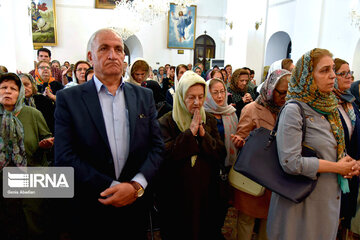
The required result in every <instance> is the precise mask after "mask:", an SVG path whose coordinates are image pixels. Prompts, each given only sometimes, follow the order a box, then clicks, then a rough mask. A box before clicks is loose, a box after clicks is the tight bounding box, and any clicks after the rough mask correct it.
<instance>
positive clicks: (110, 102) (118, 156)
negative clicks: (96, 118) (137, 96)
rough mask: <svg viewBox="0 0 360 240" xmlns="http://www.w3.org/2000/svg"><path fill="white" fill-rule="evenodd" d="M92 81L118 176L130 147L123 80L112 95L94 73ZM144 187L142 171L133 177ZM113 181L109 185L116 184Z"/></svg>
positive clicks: (145, 182)
mask: <svg viewBox="0 0 360 240" xmlns="http://www.w3.org/2000/svg"><path fill="white" fill-rule="evenodd" d="M94 82H95V86H96V90H97V93H98V96H99V101H100V106H101V110H102V114H103V117H104V122H105V128H106V134H107V137H108V140H109V145H110V150H111V155H112V157H113V161H114V168H115V176H116V178H119V176H120V173H121V171H122V169H123V167H124V165H125V163H126V160H127V158H128V155H129V149H130V124H129V113H128V110H127V108H126V104H125V95H124V84H125V83H124V81H123V82H122V83H121V84H120V86H119V87H118V89H117V90H116V93H115V95H112V94H111V93H110V92H109V90H108V89H107V87H106V86H105V85H104V84H103V83H102V82H100V80H99V79H98V78H97V77H96V76H95V75H94ZM132 180H133V181H136V182H138V183H140V185H141V186H142V187H143V188H145V187H146V186H147V181H146V179H145V177H144V175H143V174H142V173H138V174H137V175H136V176H135V177H134V178H133V179H132ZM118 183H119V182H117V181H114V182H113V183H112V184H111V186H113V185H115V184H118Z"/></svg>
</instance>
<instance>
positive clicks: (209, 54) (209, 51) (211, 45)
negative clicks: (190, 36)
mask: <svg viewBox="0 0 360 240" xmlns="http://www.w3.org/2000/svg"><path fill="white" fill-rule="evenodd" d="M215 49H216V44H215V41H214V39H213V38H212V37H210V36H209V35H207V34H206V33H205V34H203V35H201V36H199V37H197V38H196V40H195V51H194V64H193V65H194V66H195V64H196V63H199V62H201V63H202V64H203V65H204V66H205V69H209V68H210V59H212V58H215Z"/></svg>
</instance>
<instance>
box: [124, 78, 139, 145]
mask: <svg viewBox="0 0 360 240" xmlns="http://www.w3.org/2000/svg"><path fill="white" fill-rule="evenodd" d="M124 94H125V103H126V108H127V110H128V113H129V125H130V152H131V151H132V146H133V144H132V141H133V136H134V130H135V123H136V112H137V111H136V96H135V93H134V90H133V87H132V86H130V84H129V83H125V84H124Z"/></svg>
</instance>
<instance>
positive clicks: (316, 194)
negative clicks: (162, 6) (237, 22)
mask: <svg viewBox="0 0 360 240" xmlns="http://www.w3.org/2000/svg"><path fill="white" fill-rule="evenodd" d="M89 46H90V51H89V52H88V55H87V56H88V59H87V60H79V61H77V62H76V63H75V64H70V63H69V62H68V61H65V62H64V64H63V65H61V64H60V62H59V61H57V60H53V61H51V52H50V50H49V49H47V48H40V49H39V50H38V52H37V60H38V62H37V63H36V66H35V69H34V70H32V71H30V72H29V73H22V72H21V71H18V72H17V73H11V72H8V70H7V69H6V67H4V66H0V115H1V119H2V120H1V123H2V124H1V142H0V143H1V145H0V146H1V154H0V168H1V171H2V170H3V168H4V167H7V166H18V167H25V166H70V167H73V168H74V172H75V194H74V198H72V199H54V200H50V199H46V198H42V199H36V198H35V199H31V198H29V199H19V198H4V197H2V198H1V199H0V232H1V233H0V236H1V239H64V238H66V239H106V238H110V237H111V238H113V237H116V236H118V237H119V238H120V239H148V236H147V234H148V232H153V231H154V230H155V228H156V229H157V230H158V231H160V235H161V239H163V240H167V239H170V240H173V239H175V240H176V239H179V240H180V239H193V240H202V239H220V240H221V239H237V240H251V239H259V240H265V239H270V240H289V239H291V240H296V239H298V240H303V239H309V240H331V239H333V240H335V239H339V240H345V239H359V234H360V195H359V185H360V184H359V174H360V172H359V171H360V161H359V160H360V112H359V108H360V106H359V103H360V97H359V94H360V92H359V82H360V81H355V82H354V77H353V71H351V70H350V66H349V63H348V62H347V61H346V60H343V59H339V58H334V57H333V55H332V54H331V52H330V51H328V50H326V49H320V48H315V49H312V50H310V51H308V52H306V53H304V55H303V56H301V58H300V59H299V60H298V61H297V62H296V64H294V63H293V61H292V60H291V59H288V58H287V59H281V60H279V61H277V62H274V63H273V64H272V65H271V66H270V67H268V68H267V69H268V71H267V73H266V77H265V78H264V79H263V81H260V79H258V81H256V80H255V72H254V70H251V69H250V68H248V67H243V68H238V69H234V70H233V69H232V66H231V65H230V64H229V65H226V66H225V67H224V68H219V67H218V66H214V67H212V68H211V69H205V68H204V65H203V64H202V63H197V64H195V66H194V67H193V66H192V64H186V63H180V64H178V65H177V66H171V65H170V64H166V65H165V66H161V67H159V68H158V69H154V70H153V69H152V68H151V66H150V65H149V63H148V62H147V61H146V59H143V58H137V59H135V60H134V61H132V62H131V63H130V65H129V66H128V64H127V63H126V62H124V58H125V53H124V43H123V40H122V39H121V37H120V35H119V34H118V33H117V32H116V31H115V30H112V29H100V30H98V31H96V32H95V33H94V34H93V35H92V36H91V38H90V40H89ZM260 82H261V83H260ZM287 101H297V102H299V103H300V104H301V106H302V108H303V109H304V113H305V116H306V120H305V121H306V136H305V137H304V142H302V139H303V137H302V134H303V131H302V125H303V120H302V115H301V110H300V107H299V106H298V105H296V104H286V102H287ZM281 109H282V111H280V110H281ZM279 113H280V115H279ZM277 119H278V120H279V128H278V132H277V138H276V141H277V145H278V155H279V164H280V165H281V166H282V168H283V170H284V171H285V172H287V173H289V174H293V175H303V176H306V177H308V178H310V179H317V185H316V187H315V189H314V190H313V192H312V193H311V194H310V195H309V196H308V197H307V198H306V199H305V200H304V201H302V202H301V203H294V202H291V201H290V200H288V199H286V198H284V197H282V196H280V195H279V194H277V193H275V192H271V191H270V190H269V189H266V190H265V191H264V193H263V194H262V195H261V196H253V195H251V194H249V193H246V192H243V191H241V190H238V189H236V188H234V187H232V186H231V185H230V184H229V182H228V178H227V176H228V174H229V171H230V169H231V168H232V166H233V165H234V163H235V161H236V159H237V155H238V153H239V152H240V151H241V149H242V147H243V146H244V144H246V139H247V137H248V136H249V134H250V132H251V131H253V130H254V129H256V128H259V127H264V128H267V129H270V130H272V129H273V127H274V125H275V123H276V120H277ZM302 144H306V145H307V146H309V147H311V148H312V149H314V150H315V152H316V155H317V157H305V156H302V152H301V147H302ZM258 167H260V168H261V167H262V166H258ZM0 179H1V184H0V185H1V187H2V181H3V180H2V178H0ZM154 209H155V210H154ZM230 209H232V210H231V211H232V212H235V213H236V223H235V224H234V226H233V230H232V232H231V233H230V234H227V235H226V234H225V233H224V228H223V226H224V222H225V221H226V218H228V217H229V212H230ZM349 237H352V238H349ZM356 237H357V238H356Z"/></svg>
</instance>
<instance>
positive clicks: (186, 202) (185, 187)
mask: <svg viewBox="0 0 360 240" xmlns="http://www.w3.org/2000/svg"><path fill="white" fill-rule="evenodd" d="M205 98H206V83H205V81H204V79H203V78H201V77H200V76H199V75H197V74H196V73H194V72H192V71H187V72H185V73H184V75H183V76H182V78H181V81H180V83H179V85H178V88H177V89H176V92H175V95H174V105H173V111H172V112H169V113H167V114H165V115H164V116H163V117H162V118H160V119H159V122H160V127H161V131H162V135H163V139H164V142H165V159H164V163H163V166H162V168H161V170H160V171H161V172H160V181H159V182H160V184H159V189H160V190H159V201H160V221H161V226H160V227H161V234H162V239H214V238H215V239H219V237H221V236H220V235H221V232H220V231H219V228H218V227H217V225H218V223H217V221H218V220H217V219H216V218H217V216H216V214H214V211H217V210H214V206H217V204H218V203H219V177H218V176H219V163H220V162H221V161H223V160H224V158H225V154H226V153H225V147H224V144H223V142H222V141H221V137H220V135H219V132H218V130H217V126H216V125H217V124H216V120H215V119H214V117H213V116H212V115H211V114H208V113H206V112H205V110H204V108H203V104H204V101H205ZM169 219H171V221H169ZM179 227H180V229H179ZM217 235H219V237H218V236H217Z"/></svg>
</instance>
